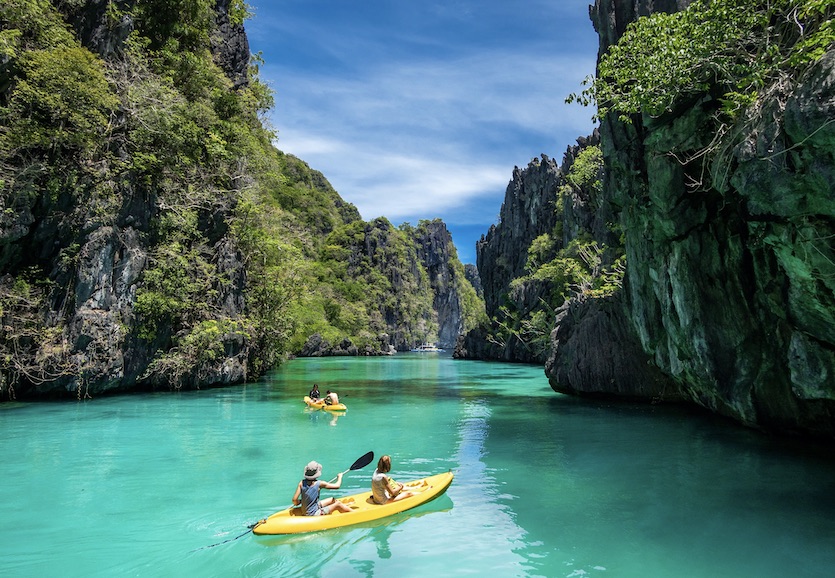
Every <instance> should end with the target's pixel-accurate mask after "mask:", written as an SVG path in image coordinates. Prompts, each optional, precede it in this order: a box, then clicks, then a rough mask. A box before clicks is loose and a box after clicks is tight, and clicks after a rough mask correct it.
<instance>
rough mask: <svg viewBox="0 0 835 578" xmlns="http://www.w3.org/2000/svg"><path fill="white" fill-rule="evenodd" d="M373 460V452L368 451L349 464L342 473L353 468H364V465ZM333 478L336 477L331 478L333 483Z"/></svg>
mask: <svg viewBox="0 0 835 578" xmlns="http://www.w3.org/2000/svg"><path fill="white" fill-rule="evenodd" d="M373 461H374V452H368V453H367V454H365V455H364V456H362V457H361V458H360V459H358V460H357V461H355V462H354V463H353V464H351V467H350V468H348V469H347V470H345V471H344V472H342V473H343V474H347V473H348V472H351V471H354V470H361V469H362V468H364V467H365V466H367V465H368V464H370V463H371V462H373ZM336 477H337V478H338V477H339V476H336ZM334 480H336V478H334V479H333V480H331V483H333V482H334Z"/></svg>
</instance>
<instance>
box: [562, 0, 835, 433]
mask: <svg viewBox="0 0 835 578" xmlns="http://www.w3.org/2000/svg"><path fill="white" fill-rule="evenodd" d="M687 5H688V3H687V2H678V3H674V2H669V3H666V4H663V5H662V3H659V2H656V3H654V4H653V3H651V2H626V1H619V0H598V1H597V2H596V3H595V6H594V9H593V10H592V16H593V18H594V22H595V27H596V29H597V30H598V32H599V33H600V38H601V51H602V50H605V48H606V47H607V46H608V45H609V44H610V43H612V42H615V41H617V39H618V38H619V37H620V35H621V34H622V32H623V30H624V28H625V26H626V25H627V24H628V22H629V21H631V20H632V19H634V18H635V17H636V16H638V15H642V14H646V13H649V12H652V11H653V10H656V11H657V10H661V9H663V10H665V11H672V10H675V9H681V8H684V7H686V6H687ZM833 64H835V53H833V52H829V53H828V54H827V55H826V56H825V57H824V58H823V59H822V60H821V61H820V62H819V63H818V64H816V65H815V66H814V67H813V68H812V69H811V70H809V71H808V73H806V74H805V76H803V77H802V78H799V79H796V80H795V82H794V83H793V86H791V87H790V88H788V89H786V90H785V91H782V92H780V94H777V95H774V96H773V97H769V98H768V99H767V100H766V102H765V103H764V104H763V111H764V112H763V114H761V115H760V116H759V117H758V118H755V119H753V120H752V119H746V122H745V123H740V125H739V126H737V127H734V129H733V130H735V131H736V132H737V140H736V143H737V144H736V146H734V147H733V149H731V150H729V151H728V152H727V153H726V154H724V155H720V156H718V157H717V158H716V159H715V160H713V161H712V162H711V163H710V164H709V165H708V166H704V165H702V164H700V162H698V161H697V160H696V159H692V158H691V159H689V160H688V159H687V158H686V157H687V155H682V154H681V151H682V150H685V151H699V150H705V149H706V148H707V147H708V146H709V145H710V143H711V140H712V139H713V138H714V136H715V128H714V124H713V122H714V120H713V116H712V114H713V111H714V110H715V109H716V108H717V103H715V102H713V101H712V99H711V97H710V96H709V95H704V98H702V99H700V100H698V101H696V102H691V103H690V104H689V105H683V106H681V107H679V109H677V110H676V112H675V113H673V114H670V115H667V116H665V117H663V118H656V119H649V118H644V119H634V122H633V123H632V124H631V125H625V124H623V123H621V122H618V121H617V120H615V119H614V118H610V117H607V119H606V120H605V121H604V123H603V124H602V126H601V129H600V131H601V141H602V148H603V154H604V160H605V167H606V175H605V179H604V195H605V196H606V197H607V198H608V199H610V200H611V202H612V203H613V204H615V205H616V206H619V207H621V211H620V214H619V220H620V223H621V225H622V227H623V231H624V235H625V246H626V252H627V273H626V275H627V278H626V281H625V283H624V289H625V291H624V292H623V295H622V296H621V299H622V307H623V312H624V313H625V315H626V319H627V320H628V323H627V324H625V325H624V324H623V323H620V322H617V323H613V324H605V323H604V324H603V325H602V329H600V328H599V329H598V333H599V334H601V335H603V334H605V333H606V332H609V331H612V332H615V331H616V330H615V329H612V328H613V327H615V328H621V329H622V330H624V331H626V333H627V334H628V336H631V337H630V339H634V337H637V340H638V343H639V344H640V348H639V349H640V350H641V351H642V352H644V353H645V354H647V355H648V356H649V357H650V358H651V360H652V364H653V365H654V367H655V368H657V370H658V371H659V378H658V379H659V381H658V383H659V384H661V387H660V389H659V391H658V392H656V393H653V394H650V395H648V394H647V392H646V391H645V383H646V382H645V381H644V380H642V379H631V381H632V382H633V383H634V385H633V386H624V384H623V383H622V382H621V383H618V381H617V380H615V381H613V382H612V384H613V385H612V387H611V388H606V387H602V386H601V385H600V384H599V383H598V384H597V385H592V384H584V383H583V380H582V379H580V380H573V379H571V377H570V376H569V375H568V372H566V371H562V372H560V371H557V368H559V367H560V366H562V367H563V368H564V367H565V364H560V363H559V359H557V360H556V361H555V362H554V363H551V364H549V369H548V374H549V377H550V379H551V383H552V386H553V387H554V389H556V390H558V391H570V392H574V393H584V392H589V391H597V392H600V391H601V389H602V390H603V391H605V392H610V393H616V394H622V395H634V396H636V397H652V396H664V395H665V394H666V395H667V396H669V394H670V392H673V397H674V398H676V397H680V398H682V399H687V400H689V401H692V402H694V403H696V404H698V405H701V406H704V407H705V408H708V409H710V410H711V411H714V412H717V413H719V414H722V415H726V416H729V417H732V418H734V419H736V420H739V421H740V422H742V423H744V424H748V425H751V426H755V427H760V428H763V429H769V430H774V431H781V432H796V433H805V434H812V435H819V436H824V437H835V419H833V418H834V417H835V381H833V379H832V376H833V375H835V374H834V373H833V371H835V333H833V327H835V282H833V279H835V265H833V263H835V253H834V252H833V250H832V246H833V245H832V243H831V242H830V240H831V239H832V238H833V234H835V231H834V230H833V227H835V225H834V224H833V223H835V221H833V213H835V199H833V196H832V185H831V183H832V179H831V178H829V176H828V175H832V173H833V171H835V138H833V137H835V132H833V129H832V125H831V124H830V122H829V120H828V119H831V118H832V115H833V113H835V76H833V72H832V71H833V69H835V68H834V67H833ZM683 158H684V160H682V159H683ZM619 330H620V329H618V330H617V331H619ZM561 331H562V329H561V328H560V327H558V328H557V330H556V331H555V334H554V335H555V350H557V351H558V349H559V347H558V345H559V337H560V334H561ZM601 331H602V332H603V333H600V332H601ZM604 350H605V349H604ZM587 354H588V355H598V353H592V352H588V353H587ZM625 374H626V375H629V374H631V372H630V371H628V370H627V371H626V372H625ZM662 381H666V384H662V383H661V382H662Z"/></svg>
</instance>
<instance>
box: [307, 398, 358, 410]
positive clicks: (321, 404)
mask: <svg viewBox="0 0 835 578" xmlns="http://www.w3.org/2000/svg"><path fill="white" fill-rule="evenodd" d="M304 402H305V403H306V404H307V407H309V408H310V409H324V410H325V411H345V410H346V409H348V406H346V405H345V404H344V403H332V404H330V405H328V404H326V403H325V400H324V399H317V400H315V401H314V400H312V399H310V396H307V395H306V396H304Z"/></svg>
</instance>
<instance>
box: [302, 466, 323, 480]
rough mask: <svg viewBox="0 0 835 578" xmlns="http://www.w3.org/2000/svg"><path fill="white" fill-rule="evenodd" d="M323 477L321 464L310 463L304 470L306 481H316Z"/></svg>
mask: <svg viewBox="0 0 835 578" xmlns="http://www.w3.org/2000/svg"><path fill="white" fill-rule="evenodd" d="M321 475H322V464H320V463H319V462H310V463H309V464H307V465H306V466H305V468H304V479H305V480H315V479H317V478H318V477H319V476H321Z"/></svg>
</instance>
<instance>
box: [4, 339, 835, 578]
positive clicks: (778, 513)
mask: <svg viewBox="0 0 835 578" xmlns="http://www.w3.org/2000/svg"><path fill="white" fill-rule="evenodd" d="M314 381H316V382H318V383H319V384H320V387H321V389H322V391H324V390H326V389H335V390H337V391H338V393H339V394H340V400H341V401H342V402H344V403H345V404H346V405H347V406H348V410H347V412H346V413H345V414H344V415H342V416H333V415H329V414H327V413H325V412H310V411H308V410H306V409H305V407H304V404H303V403H302V401H301V398H302V397H303V396H304V395H305V394H306V393H307V391H308V389H309V388H310V386H311V385H312V383H313V382H314ZM0 439H2V446H0V464H2V465H0V468H1V469H0V472H2V487H0V496H2V499H0V575H2V576H14V577H18V576H19V577H28V576H33V577H34V576H38V577H41V576H334V577H342V576H398V577H400V576H437V577H440V576H462V575H474V576H480V575H490V576H549V577H550V576H566V577H606V578H609V577H611V578H620V577H632V576H636V577H637V576H641V577H645V576H651V577H669V576H687V577H711V578H715V577H724V576H727V577H749V576H751V577H770V576H774V577H778V576H779V577H784V576H786V577H788V576H791V577H798V576H802V577H816V576H821V577H823V576H827V577H828V576H831V575H832V568H833V567H835V459H832V456H830V455H827V453H826V451H824V450H821V449H820V448H818V449H816V450H814V451H812V450H809V451H799V450H798V448H796V447H792V446H791V445H790V444H788V443H786V442H778V441H775V440H771V439H769V438H767V437H765V436H761V435H759V434H756V433H754V432H750V431H748V430H745V429H742V428H740V427H737V426H735V425H733V424H730V423H727V422H725V421H722V420H717V419H713V418H709V417H706V416H703V415H701V414H693V413H688V412H685V411H682V410H677V409H668V408H661V407H657V406H656V407H653V406H636V407H631V406H624V405H614V404H606V403H601V402H591V401H584V400H578V399H574V398H570V397H566V396H559V395H556V394H554V393H553V392H552V391H551V390H550V388H549V387H548V383H547V380H546V379H545V377H544V375H543V372H542V369H541V368H537V367H531V366H523V365H509V364H499V363H484V362H469V361H454V360H452V359H450V358H449V357H448V356H439V355H434V354H429V355H427V354H423V355H421V354H412V355H398V356H395V357H392V358H369V359H366V358H361V359H353V358H331V359H299V360H294V361H292V362H290V363H288V364H286V365H285V366H283V367H282V368H281V369H279V370H277V371H275V372H273V373H272V374H270V375H269V376H267V378H265V379H263V380H262V381H260V382H258V383H254V384H249V385H246V386H241V387H234V388H228V389H217V390H209V391H198V392H188V393H173V394H172V393H166V394H156V395H151V394H148V395H133V396H123V397H114V398H100V399H94V400H92V401H87V402H78V403H77V402H68V403H38V404H22V403H16V404H6V405H2V406H0ZM369 450H373V451H374V452H375V453H376V454H377V456H379V455H381V454H383V453H388V454H390V455H391V456H392V458H393V462H394V469H393V471H392V474H393V475H394V477H395V478H398V479H401V480H408V479H411V478H418V477H423V476H425V475H429V474H434V473H439V472H442V471H446V470H449V469H451V470H453V471H454V472H455V475H456V477H455V481H454V482H453V484H452V486H451V487H450V488H449V490H448V492H447V493H446V495H444V496H443V497H441V498H439V499H438V500H435V501H434V502H432V503H430V504H427V505H425V506H422V507H420V508H419V509H416V510H414V511H413V512H412V513H404V514H401V515H399V516H397V517H395V518H392V519H389V520H385V521H379V522H376V523H369V524H364V525H360V526H356V527H353V528H343V529H339V530H334V531H329V532H323V533H318V534H311V535H304V536H293V537H258V536H253V535H252V534H251V533H247V525H248V524H251V523H253V522H255V521H256V520H258V519H259V518H262V517H265V516H266V515H268V514H270V513H272V512H274V511H276V510H278V509H281V508H284V507H286V506H287V505H289V503H290V500H291V498H292V494H293V491H294V489H295V485H296V483H297V482H298V480H299V478H300V477H301V474H302V469H303V467H304V465H305V464H306V463H307V462H308V461H310V460H311V459H316V460H318V461H320V462H321V463H322V464H323V465H324V475H323V477H324V478H325V479H330V478H332V477H334V476H335V475H336V473H337V472H338V471H341V470H345V469H347V468H348V467H349V466H350V465H351V464H352V463H353V462H354V460H355V459H357V458H358V457H360V456H361V455H362V454H364V453H365V452H367V451H369ZM375 461H376V460H375ZM372 471H373V465H372V466H369V467H367V468H365V469H363V470H359V471H354V472H350V473H348V474H346V476H345V479H344V482H343V487H342V489H341V490H339V491H337V492H333V494H335V495H339V494H342V493H344V494H349V493H355V492H357V491H364V490H366V489H367V488H368V487H369V480H370V476H371V472H372ZM242 533H243V534H244V535H243V536H241V534H242ZM239 536H240V537H239Z"/></svg>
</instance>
